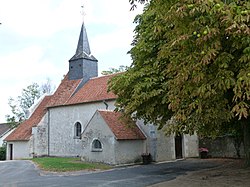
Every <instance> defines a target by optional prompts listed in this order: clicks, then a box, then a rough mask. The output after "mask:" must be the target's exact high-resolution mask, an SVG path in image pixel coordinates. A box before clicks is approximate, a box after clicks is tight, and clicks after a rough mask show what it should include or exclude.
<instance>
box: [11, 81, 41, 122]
mask: <svg viewBox="0 0 250 187" xmlns="http://www.w3.org/2000/svg"><path fill="white" fill-rule="evenodd" d="M40 96H41V93H40V90H39V85H38V84H37V83H33V84H31V85H29V86H27V88H24V89H23V90H22V93H21V95H20V96H18V97H17V99H13V98H12V97H10V98H9V106H10V108H11V112H12V114H11V115H10V114H8V115H6V120H7V122H8V123H12V124H13V126H16V125H18V124H20V123H21V122H22V121H24V120H25V119H26V118H27V111H28V109H29V108H30V107H31V106H32V105H33V104H34V101H35V100H36V99H38V98H39V97H40Z"/></svg>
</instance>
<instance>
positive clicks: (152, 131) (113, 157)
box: [5, 23, 199, 165]
mask: <svg viewBox="0 0 250 187" xmlns="http://www.w3.org/2000/svg"><path fill="white" fill-rule="evenodd" d="M97 62H98V61H97V59H96V58H95V57H94V56H93V55H92V54H91V51H90V46H89V41H88V37H87V32H86V28H85V25H84V23H83V24H82V27H81V31H80V36H79V41H78V44H77V48H76V52H75V55H74V56H73V57H72V58H71V59H70V60H69V70H68V73H67V74H66V76H65V77H64V79H63V80H62V81H61V83H60V85H59V86H58V88H57V90H56V91H55V93H54V94H52V95H47V96H43V97H42V98H40V100H39V102H38V103H36V105H34V106H33V111H32V112H31V115H30V117H29V118H28V119H27V120H26V121H24V122H23V123H21V124H20V125H19V126H18V127H17V128H16V130H15V131H13V132H12V133H11V134H10V135H9V136H8V137H7V138H6V139H5V141H6V142H7V159H8V160H12V159H22V158H32V157H37V156H38V157H39V156H59V157H81V158H82V160H86V161H91V162H103V163H108V164H113V165H118V164H125V163H135V162H140V161H141V155H143V154H149V153H150V155H151V157H152V160H153V161H157V162H158V161H167V160H173V159H178V158H187V157H196V156H198V155H199V153H198V137H197V136H195V135H193V136H189V135H182V136H175V135H171V136H165V135H164V133H163V132H162V131H160V130H157V128H156V127H155V126H154V125H153V124H148V125H144V123H143V121H139V120H138V121H130V123H129V124H127V122H126V121H127V120H121V118H120V113H117V112H114V109H115V106H114V103H115V100H116V95H115V94H113V93H112V92H107V83H108V81H109V79H110V78H112V77H113V76H115V74H113V75H107V76H100V77H98V64H97Z"/></svg>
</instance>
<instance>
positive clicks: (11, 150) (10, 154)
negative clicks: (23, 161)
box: [9, 144, 13, 160]
mask: <svg viewBox="0 0 250 187" xmlns="http://www.w3.org/2000/svg"><path fill="white" fill-rule="evenodd" d="M9 156H10V160H13V144H10V145H9Z"/></svg>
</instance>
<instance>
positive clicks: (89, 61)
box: [69, 22, 98, 83]
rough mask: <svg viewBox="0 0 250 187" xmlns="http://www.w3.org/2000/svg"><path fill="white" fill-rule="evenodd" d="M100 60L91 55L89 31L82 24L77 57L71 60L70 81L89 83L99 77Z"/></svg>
mask: <svg viewBox="0 0 250 187" xmlns="http://www.w3.org/2000/svg"><path fill="white" fill-rule="evenodd" d="M97 62H98V60H97V59H96V58H95V57H94V56H93V55H91V51H90V47H89V40H88V36H87V31H86V28H85V25H84V22H83V23H82V27H81V32H80V36H79V39H78V43H77V47H76V52H75V55H74V56H73V57H72V58H71V59H70V60H69V80H76V79H82V82H83V83H85V82H87V81H88V80H89V79H90V78H92V77H97V76H98V66H97Z"/></svg>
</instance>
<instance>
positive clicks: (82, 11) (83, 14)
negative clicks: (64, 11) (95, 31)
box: [81, 3, 86, 23]
mask: <svg viewBox="0 0 250 187" xmlns="http://www.w3.org/2000/svg"><path fill="white" fill-rule="evenodd" d="M81 9H82V10H81V15H82V22H83V23H84V16H85V15H86V13H85V12H84V3H83V4H82V6H81Z"/></svg>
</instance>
